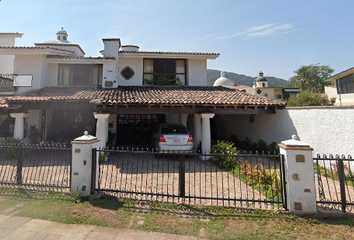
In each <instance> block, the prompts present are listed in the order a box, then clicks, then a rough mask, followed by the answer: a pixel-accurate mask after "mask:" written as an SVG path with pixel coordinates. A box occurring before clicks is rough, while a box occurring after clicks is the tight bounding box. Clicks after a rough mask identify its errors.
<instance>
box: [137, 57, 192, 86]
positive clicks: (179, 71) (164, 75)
mask: <svg viewBox="0 0 354 240" xmlns="http://www.w3.org/2000/svg"><path fill="white" fill-rule="evenodd" d="M158 79H170V80H171V81H167V82H166V84H164V85H175V84H177V83H178V80H179V82H180V83H182V84H183V85H185V84H186V60H185V59H144V76H143V80H148V81H149V82H152V84H154V85H155V84H158V83H157V80H158ZM144 82H145V83H146V81H144Z"/></svg>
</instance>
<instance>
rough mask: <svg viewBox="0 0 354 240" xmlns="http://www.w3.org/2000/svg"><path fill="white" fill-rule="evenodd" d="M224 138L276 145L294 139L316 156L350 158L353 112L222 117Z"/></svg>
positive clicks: (310, 110) (312, 110)
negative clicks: (298, 139)
mask: <svg viewBox="0 0 354 240" xmlns="http://www.w3.org/2000/svg"><path fill="white" fill-rule="evenodd" d="M222 117H223V119H224V123H225V127H224V136H225V137H228V136H229V135H230V134H237V135H238V136H239V137H250V138H251V139H252V140H254V141H257V140H259V139H263V140H265V141H266V142H267V143H271V142H278V143H279V142H280V141H283V140H287V139H290V138H291V135H293V134H295V135H297V136H298V137H299V138H300V140H301V141H303V142H306V143H308V144H310V145H311V147H312V148H313V149H314V151H313V153H314V154H317V153H320V154H345V155H348V154H351V155H352V156H354V127H353V126H354V108H289V109H284V110H278V113H277V114H269V115H256V117H255V120H254V122H253V123H251V122H250V121H249V117H250V115H223V116H222Z"/></svg>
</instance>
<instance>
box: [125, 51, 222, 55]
mask: <svg viewBox="0 0 354 240" xmlns="http://www.w3.org/2000/svg"><path fill="white" fill-rule="evenodd" d="M119 53H135V54H179V55H215V56H219V55H220V53H203V52H162V51H119Z"/></svg>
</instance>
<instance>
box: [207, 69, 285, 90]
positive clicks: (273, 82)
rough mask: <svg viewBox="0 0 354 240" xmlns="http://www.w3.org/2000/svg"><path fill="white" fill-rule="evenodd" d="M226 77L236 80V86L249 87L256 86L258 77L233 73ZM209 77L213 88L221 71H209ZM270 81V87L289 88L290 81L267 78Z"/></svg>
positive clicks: (226, 74)
mask: <svg viewBox="0 0 354 240" xmlns="http://www.w3.org/2000/svg"><path fill="white" fill-rule="evenodd" d="M224 73H225V77H226V78H228V79H230V80H231V81H232V80H234V81H235V82H236V85H247V86H250V87H252V86H253V84H254V80H255V79H256V78H257V77H250V76H246V75H242V74H237V73H233V72H225V71H224ZM207 77H208V86H213V84H214V82H215V80H216V79H218V78H219V77H220V71H219V70H214V69H208V73H207ZM265 77H266V78H267V80H268V86H269V87H283V88H285V87H289V86H288V85H289V81H287V80H285V79H281V78H276V77H269V76H265Z"/></svg>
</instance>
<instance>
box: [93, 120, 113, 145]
mask: <svg viewBox="0 0 354 240" xmlns="http://www.w3.org/2000/svg"><path fill="white" fill-rule="evenodd" d="M93 115H94V116H95V118H96V119H97V124H96V137H97V138H98V139H99V140H100V142H98V143H97V144H96V145H95V146H96V147H98V148H102V147H105V146H106V142H107V141H108V117H109V113H93Z"/></svg>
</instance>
